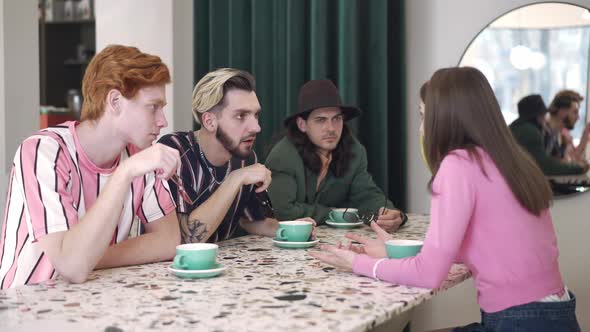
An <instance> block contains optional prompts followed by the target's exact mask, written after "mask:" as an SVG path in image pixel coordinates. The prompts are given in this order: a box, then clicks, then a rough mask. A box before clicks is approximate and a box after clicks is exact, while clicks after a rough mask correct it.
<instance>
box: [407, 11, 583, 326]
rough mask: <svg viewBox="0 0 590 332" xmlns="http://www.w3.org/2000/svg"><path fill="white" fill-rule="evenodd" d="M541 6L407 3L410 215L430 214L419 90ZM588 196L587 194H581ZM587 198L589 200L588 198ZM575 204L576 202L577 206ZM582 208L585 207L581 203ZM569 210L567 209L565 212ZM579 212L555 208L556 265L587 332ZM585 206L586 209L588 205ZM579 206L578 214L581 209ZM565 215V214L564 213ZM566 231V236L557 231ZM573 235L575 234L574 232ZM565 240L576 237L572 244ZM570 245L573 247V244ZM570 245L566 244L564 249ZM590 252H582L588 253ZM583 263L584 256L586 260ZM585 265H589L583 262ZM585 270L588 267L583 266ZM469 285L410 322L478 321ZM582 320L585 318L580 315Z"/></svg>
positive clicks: (429, 305)
mask: <svg viewBox="0 0 590 332" xmlns="http://www.w3.org/2000/svg"><path fill="white" fill-rule="evenodd" d="M539 2H541V1H531V0H478V1H473V0H444V1H443V0H411V1H406V13H405V14H406V43H407V44H406V59H407V67H406V68H407V69H406V70H407V71H406V73H407V76H406V86H407V88H406V91H407V95H406V100H407V108H406V112H407V116H406V118H407V122H406V125H407V127H408V134H407V137H406V141H407V142H408V149H407V151H408V154H407V156H406V157H407V164H406V167H407V169H408V205H409V209H408V210H409V211H411V212H426V213H427V212H429V209H430V196H429V195H428V192H427V190H426V184H427V182H428V179H429V177H430V174H429V173H428V171H427V169H426V167H425V166H424V164H423V161H422V157H421V155H420V148H419V145H418V144H419V140H418V128H419V126H420V122H419V121H420V120H419V119H420V117H419V116H417V114H415V113H416V112H417V109H418V107H417V105H418V90H419V88H420V85H421V84H422V83H423V82H424V81H426V80H428V79H429V78H430V76H431V75H432V73H433V72H434V71H435V70H436V69H438V68H441V67H450V66H456V65H458V63H459V61H460V60H461V56H462V55H463V52H464V51H465V49H466V48H467V47H468V46H469V43H470V42H471V41H472V39H474V38H475V37H476V36H477V34H478V33H479V32H480V31H481V30H482V29H483V28H485V27H486V26H487V25H488V24H489V23H491V22H492V21H494V20H495V19H496V18H497V17H499V16H501V15H503V14H505V13H507V12H509V11H510V10H512V9H515V8H518V7H521V6H524V5H527V4H533V3H539ZM568 2H569V3H572V4H578V5H580V6H585V7H590V0H569V1H568ZM585 195H586V196H588V194H585ZM589 198H590V197H589ZM578 203H580V202H579V200H578ZM582 205H584V204H583V203H582ZM564 206H567V208H564ZM575 206H577V205H576V204H571V202H569V201H561V202H556V204H555V208H554V209H553V210H554V219H555V221H556V222H555V223H556V228H557V232H558V240H559V246H560V250H561V251H562V252H561V257H560V263H561V266H562V274H563V276H564V279H565V282H566V283H567V284H568V285H570V286H571V287H572V289H573V290H574V291H575V292H577V293H579V295H578V310H577V313H578V319H579V320H580V321H581V325H582V330H590V317H588V313H589V312H590V291H589V289H588V287H590V286H589V285H588V283H587V282H586V283H583V282H582V281H581V279H584V280H588V279H589V278H590V266H589V267H588V268H585V267H582V264H584V263H585V261H584V258H583V257H580V256H579V255H576V254H575V253H576V252H580V249H583V247H582V246H583V245H584V243H585V242H584V240H583V239H581V237H584V236H586V237H587V234H588V231H587V230H584V228H583V225H582V224H583V223H585V224H588V217H587V216H588V211H586V212H583V211H581V210H575V211H570V210H572V209H574V207H575ZM585 206H588V204H586V205H585ZM581 207H582V206H579V207H578V208H581ZM566 211H569V212H568V213H566ZM561 228H565V229H566V230H560V229H561ZM576 230H577V231H576ZM563 234H578V236H579V237H580V239H578V238H575V239H573V240H572V239H571V238H568V237H567V236H564V235H563ZM572 241H573V242H572ZM566 243H568V244H566ZM587 251H588V250H585V251H582V252H587ZM586 257H587V256H586ZM586 261H587V259H586ZM584 266H588V264H584ZM473 294H475V290H474V289H473V285H469V284H467V287H459V288H456V289H451V290H450V291H448V293H446V294H445V293H443V294H441V295H439V296H438V297H437V298H436V300H435V301H429V302H428V303H426V304H425V305H424V306H423V307H422V308H420V309H419V310H417V311H416V314H415V315H414V320H415V321H419V323H417V325H418V327H419V329H417V331H422V330H424V329H434V328H443V327H448V326H449V325H451V324H454V325H456V324H459V323H467V322H470V321H478V320H479V317H478V316H477V315H475V311H474V310H473V309H474V303H473V299H472V297H473ZM580 295H581V296H580ZM583 313H584V314H585V316H587V317H584V316H583V315H582V314H583Z"/></svg>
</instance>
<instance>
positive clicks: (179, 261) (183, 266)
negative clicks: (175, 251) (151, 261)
mask: <svg viewBox="0 0 590 332" xmlns="http://www.w3.org/2000/svg"><path fill="white" fill-rule="evenodd" d="M183 260H184V256H183V255H176V256H174V262H173V263H172V265H173V266H175V267H178V268H181V269H186V264H184V263H183V262H182V261H183Z"/></svg>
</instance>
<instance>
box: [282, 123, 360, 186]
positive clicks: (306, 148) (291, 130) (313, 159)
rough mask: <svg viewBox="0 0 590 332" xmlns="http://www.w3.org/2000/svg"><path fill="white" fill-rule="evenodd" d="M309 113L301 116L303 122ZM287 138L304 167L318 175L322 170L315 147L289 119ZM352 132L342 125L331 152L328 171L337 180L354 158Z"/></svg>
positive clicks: (346, 170)
mask: <svg viewBox="0 0 590 332" xmlns="http://www.w3.org/2000/svg"><path fill="white" fill-rule="evenodd" d="M309 114H310V112H308V113H306V114H303V115H301V117H302V118H303V119H304V120H307V117H308V116H309ZM286 136H287V138H288V139H289V140H290V141H291V143H293V145H295V149H297V152H299V155H300V156H301V159H303V164H304V165H305V167H307V168H309V169H310V170H311V171H312V172H314V173H315V174H319V173H320V170H321V169H322V161H321V159H320V157H319V156H318V154H317V152H316V151H317V147H316V146H315V144H313V142H312V141H311V140H310V139H309V138H308V137H307V134H305V133H303V132H301V131H300V130H299V127H297V121H296V118H295V119H291V121H289V123H288V124H287V133H286ZM352 142H353V137H352V132H351V131H350V128H349V127H348V126H347V125H346V123H344V126H343V128H342V135H341V136H340V141H339V142H338V145H336V148H335V149H334V151H332V161H331V162H330V166H329V167H330V170H331V171H332V172H333V173H334V176H335V177H337V178H339V177H343V176H344V175H345V174H346V172H348V169H349V168H350V162H349V161H350V160H351V159H352V158H354V153H352Z"/></svg>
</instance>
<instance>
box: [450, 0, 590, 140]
mask: <svg viewBox="0 0 590 332" xmlns="http://www.w3.org/2000/svg"><path fill="white" fill-rule="evenodd" d="M589 56H590V11H588V9H587V8H583V7H580V6H576V5H570V4H565V3H540V4H534V5H528V6H524V7H521V8H518V9H516V10H513V11H511V12H509V13H507V14H505V15H503V16H501V17H499V18H498V19H496V20H495V21H494V22H492V23H491V24H490V25H488V26H487V27H486V28H485V29H483V30H482V31H481V33H479V35H477V36H476V38H475V39H474V40H473V41H472V42H471V44H470V45H469V47H468V48H467V50H466V51H465V53H464V54H463V57H462V59H461V62H460V64H459V65H460V66H472V67H476V68H478V69H479V70H481V71H482V72H483V73H484V75H485V76H486V77H487V78H488V80H489V82H490V84H491V85H492V88H493V89H494V92H495V93H496V96H497V98H498V102H499V103H500V107H501V109H502V113H503V115H504V118H505V120H506V122H507V123H508V124H510V123H511V122H512V121H514V120H515V119H516V118H517V117H518V111H517V107H516V105H517V103H518V101H519V100H520V99H521V98H522V97H524V96H526V95H530V94H540V95H541V96H542V97H543V99H544V101H545V103H546V104H547V106H549V104H550V103H551V100H552V99H553V97H554V96H555V94H556V93H557V92H558V91H560V90H562V89H571V90H574V91H576V92H578V93H580V94H581V95H582V96H583V97H584V101H582V102H581V103H580V105H579V106H580V107H579V116H580V121H577V122H576V123H575V126H574V128H573V130H572V131H571V135H572V136H573V139H574V142H575V144H578V142H579V140H580V137H581V135H582V132H583V130H584V126H585V123H586V110H587V105H588V99H589V98H588V72H589V65H588V64H589V60H588V59H589Z"/></svg>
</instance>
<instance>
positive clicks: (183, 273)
mask: <svg viewBox="0 0 590 332" xmlns="http://www.w3.org/2000/svg"><path fill="white" fill-rule="evenodd" d="M225 269H226V267H225V266H223V265H221V264H217V267H216V268H214V269H208V270H182V269H175V268H173V267H172V265H170V266H168V271H170V272H172V273H174V274H175V275H176V276H177V277H181V278H191V279H192V278H210V277H215V276H217V275H219V274H221V273H222V272H223V271H225Z"/></svg>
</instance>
